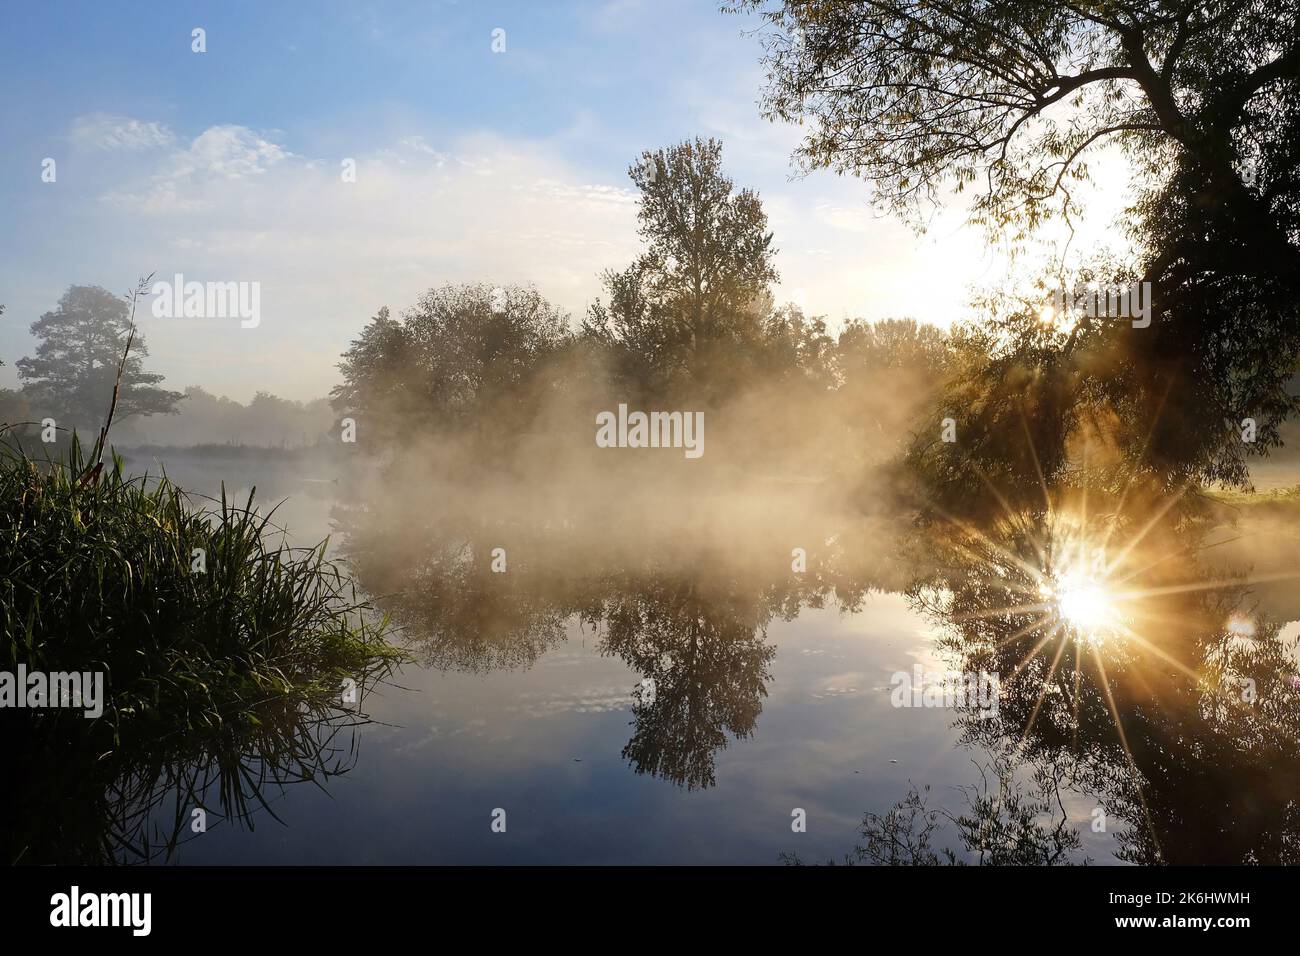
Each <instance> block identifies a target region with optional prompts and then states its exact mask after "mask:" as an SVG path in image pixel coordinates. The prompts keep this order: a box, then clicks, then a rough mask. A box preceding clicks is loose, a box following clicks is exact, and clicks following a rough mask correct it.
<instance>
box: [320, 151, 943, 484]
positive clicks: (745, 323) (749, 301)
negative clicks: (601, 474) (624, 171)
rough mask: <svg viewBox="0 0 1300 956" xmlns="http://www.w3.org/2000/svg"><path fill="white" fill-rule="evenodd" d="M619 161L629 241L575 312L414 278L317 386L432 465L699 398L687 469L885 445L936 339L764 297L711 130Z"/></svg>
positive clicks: (534, 293)
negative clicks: (637, 248)
mask: <svg viewBox="0 0 1300 956" xmlns="http://www.w3.org/2000/svg"><path fill="white" fill-rule="evenodd" d="M630 173H631V177H632V180H633V182H634V183H635V184H636V186H637V187H638V189H639V190H640V193H641V209H640V234H641V237H642V239H643V242H644V251H643V253H642V254H641V255H640V256H639V257H637V258H636V259H635V260H634V261H633V262H632V263H630V264H628V265H627V266H626V267H624V268H623V269H621V270H610V271H607V272H606V273H605V274H604V275H603V276H602V283H603V294H602V296H601V297H600V298H599V299H598V300H597V301H596V302H595V303H593V304H592V305H591V306H590V307H589V308H588V310H587V312H586V314H585V315H584V316H582V317H581V318H580V319H578V320H575V319H574V318H572V317H570V316H567V315H566V314H564V313H563V312H562V311H561V310H559V309H558V308H557V307H556V306H554V305H553V304H552V303H550V302H548V301H547V300H546V298H545V296H544V294H543V293H542V292H541V291H539V290H536V289H533V288H524V287H519V286H513V285H501V286H497V285H493V284H492V283H490V282H481V283H469V284H461V285H445V286H441V287H438V288H434V289H431V290H429V291H428V292H427V293H426V294H425V295H424V296H422V297H421V298H420V300H419V301H418V302H417V303H415V304H414V305H413V306H412V307H410V308H409V309H407V310H405V311H404V312H403V313H402V314H401V315H400V316H396V317H395V316H394V315H393V314H392V313H391V312H390V311H389V310H388V309H387V308H384V309H382V310H380V312H379V313H378V314H377V315H376V316H375V317H374V318H373V319H372V320H371V321H370V323H369V324H368V325H367V326H366V327H365V328H364V329H363V330H362V332H361V334H360V335H359V336H358V337H357V339H356V340H355V341H354V342H353V343H352V345H351V347H350V348H349V349H348V351H347V352H346V354H345V355H344V359H343V362H342V364H341V366H340V368H341V371H342V373H343V379H344V381H343V384H341V385H340V386H339V387H337V388H336V389H335V390H334V392H333V399H334V407H335V409H336V410H337V412H338V414H339V415H340V416H341V417H351V418H354V419H355V420H356V422H357V438H358V442H359V443H360V444H362V445H364V446H368V447H370V448H374V449H379V448H384V449H399V448H401V447H403V446H407V447H409V446H410V445H411V444H412V443H414V442H418V441H419V439H421V438H422V437H428V436H431V435H435V434H436V435H438V436H439V440H440V442H441V443H442V448H443V454H442V456H441V457H442V458H443V459H444V460H446V458H447V457H448V454H449V449H450V448H451V447H452V445H453V444H454V445H456V446H457V447H458V448H461V449H463V450H465V451H469V450H470V449H471V448H472V450H473V452H474V456H475V457H474V459H473V460H474V462H475V463H477V464H479V465H486V464H488V463H490V462H493V461H497V462H500V461H503V460H506V459H509V458H512V457H517V456H516V452H517V451H518V450H519V448H520V446H521V444H525V445H526V444H528V443H529V442H530V441H531V440H532V439H534V438H538V437H540V436H543V435H545V436H547V438H548V440H550V441H551V442H552V443H555V449H558V448H559V447H562V446H568V447H569V450H570V451H573V452H574V453H581V452H580V446H582V447H587V448H594V438H595V432H596V415H597V413H599V412H601V411H614V410H616V409H617V407H618V405H619V404H620V403H622V404H626V405H627V406H628V408H629V409H631V410H643V411H649V410H682V411H700V412H704V413H705V421H706V425H705V431H706V439H705V442H706V454H705V455H704V458H705V459H706V463H707V464H706V465H702V466H701V467H702V468H703V467H710V468H713V467H726V466H728V465H732V466H740V465H746V466H758V467H759V468H760V470H766V471H767V472H769V473H773V474H775V473H780V474H783V475H785V476H798V475H803V476H808V475H824V474H826V473H827V471H828V470H835V468H836V467H837V466H838V464H839V463H841V462H844V461H845V460H848V461H850V462H851V461H852V460H853V459H854V458H856V457H862V456H866V457H873V458H879V457H880V453H881V452H882V451H897V450H898V449H899V447H901V446H900V439H901V438H902V437H904V435H905V427H904V426H905V424H906V423H907V422H908V421H909V420H910V419H911V418H912V417H913V416H914V415H915V413H916V412H917V410H918V408H919V407H920V404H921V402H922V399H923V398H924V396H926V395H927V394H928V393H930V391H931V390H932V389H933V387H934V386H935V385H936V384H937V382H938V381H939V380H940V378H941V376H942V374H943V370H944V368H945V365H946V362H947V360H948V355H949V353H950V351H951V348H952V346H951V343H950V342H949V339H948V336H947V334H946V333H944V332H943V331H942V330H940V329H938V328H936V327H933V326H927V325H921V324H918V323H916V322H914V321H911V320H889V321H883V322H877V323H874V324H873V323H866V322H863V321H856V320H855V321H850V322H848V323H847V324H846V325H845V326H844V327H843V328H842V329H841V330H840V332H839V334H838V335H833V334H831V332H829V331H828V328H827V323H826V321H825V319H824V318H823V317H818V316H808V315H805V314H804V313H803V312H802V311H801V310H800V309H799V308H797V307H796V306H793V305H778V304H777V302H776V299H775V296H774V287H775V283H776V282H777V281H778V278H779V275H778V272H777V269H776V250H775V248H774V247H773V245H772V234H771V233H770V232H769V231H768V229H767V217H766V214H765V213H764V212H763V208H762V204H761V202H760V200H759V198H758V196H757V195H756V194H754V193H753V192H752V191H750V190H747V189H737V188H736V187H735V186H734V185H733V183H732V181H731V180H730V179H729V178H727V177H726V176H725V174H724V173H723V171H722V168H721V144H719V143H718V142H717V141H714V140H698V139H697V140H695V141H692V142H686V143H682V144H680V145H677V146H673V147H670V148H668V149H665V150H660V151H657V152H653V153H651V152H647V153H645V154H644V155H643V156H642V157H641V159H640V161H639V162H637V163H636V164H634V165H633V166H632V168H631V170H630ZM555 449H553V450H555ZM539 454H541V455H542V457H544V458H546V459H548V460H550V461H551V463H552V464H553V459H554V457H555V456H553V455H547V454H545V452H544V451H542V450H539ZM653 454H655V455H657V456H659V457H660V459H661V460H663V461H667V460H668V459H669V458H673V457H676V458H680V457H681V455H680V453H679V452H678V453H676V454H675V455H674V453H672V452H669V451H666V450H664V449H656V450H654V451H653ZM633 458H634V459H635V460H636V461H637V463H638V465H640V466H645V465H647V462H648V459H647V457H646V454H645V453H642V454H639V455H638V454H636V453H635V452H633ZM608 463H609V462H608V461H606V464H608Z"/></svg>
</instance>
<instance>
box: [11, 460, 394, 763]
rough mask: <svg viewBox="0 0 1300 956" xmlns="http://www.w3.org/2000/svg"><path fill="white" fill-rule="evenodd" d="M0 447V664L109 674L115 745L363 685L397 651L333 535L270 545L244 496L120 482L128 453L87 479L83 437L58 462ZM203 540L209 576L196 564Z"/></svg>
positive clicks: (231, 721)
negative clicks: (331, 551)
mask: <svg viewBox="0 0 1300 956" xmlns="http://www.w3.org/2000/svg"><path fill="white" fill-rule="evenodd" d="M0 456H2V457H0V536H2V537H3V539H4V546H3V547H2V548H0V582H2V583H0V630H2V631H3V633H4V635H5V643H4V646H3V647H0V667H4V668H5V669H9V670H12V669H13V668H14V666H15V665H17V664H19V663H23V664H25V665H26V666H27V667H28V668H29V669H31V670H43V671H73V670H75V671H87V670H90V671H103V672H104V673H105V685H106V687H105V693H106V698H107V700H106V706H105V711H104V715H103V717H102V718H101V719H100V720H99V721H97V722H96V725H97V726H101V727H102V728H104V729H103V730H101V731H99V732H100V733H104V734H107V735H108V736H109V737H110V738H111V740H112V741H114V742H119V741H123V740H125V739H135V738H137V737H138V736H139V735H142V734H150V733H154V732H156V731H157V730H158V729H159V728H160V727H161V728H164V729H165V730H166V731H167V732H175V731H177V730H188V731H201V730H212V729H214V728H219V727H222V726H225V725H231V726H238V725H240V723H241V721H245V720H255V719H256V718H255V717H253V716H252V713H253V709H254V708H256V707H258V706H260V705H264V704H266V703H267V702H272V701H279V702H282V703H286V704H288V705H289V706H291V707H292V706H296V705H297V703H298V702H320V701H322V700H325V699H327V698H330V697H336V696H337V694H338V690H339V687H340V683H341V681H342V680H343V678H345V677H350V678H352V679H354V680H356V681H357V683H358V685H362V684H363V683H364V682H365V680H366V679H368V678H372V677H373V676H374V675H375V674H377V673H379V672H382V671H384V670H386V669H387V668H388V667H390V666H391V665H392V663H393V662H394V661H395V659H396V658H395V652H394V651H393V649H392V648H391V647H390V646H389V645H388V644H387V643H386V641H385V640H384V638H383V628H384V624H383V622H376V621H375V620H374V619H373V616H372V615H371V613H370V611H369V608H368V606H367V605H366V604H365V603H363V602H360V601H358V600H357V599H356V597H355V596H354V595H353V594H352V589H351V586H350V585H349V583H348V582H347V581H346V579H345V578H344V576H343V575H342V574H341V573H340V572H339V571H338V570H337V569H336V568H335V567H334V566H333V565H332V564H331V563H330V562H328V561H326V560H325V557H324V554H325V544H324V543H322V544H321V545H320V546H318V547H315V548H306V549H301V548H290V547H288V546H286V545H285V544H283V543H280V544H276V543H275V541H274V535H273V534H272V531H273V526H272V525H271V516H270V515H266V516H261V515H259V514H258V513H257V511H256V510H255V509H254V507H253V498H252V495H251V494H250V496H249V499H248V501H247V502H245V503H244V504H243V505H235V504H232V503H230V502H227V501H226V500H225V498H224V496H223V498H222V501H221V502H220V504H219V506H218V507H196V506H195V505H194V503H193V502H192V501H191V500H190V499H189V497H188V496H187V495H186V494H185V493H184V492H182V491H180V490H179V489H178V488H176V487H175V486H174V485H172V484H171V482H170V481H168V480H167V479H166V477H165V476H164V477H163V478H160V479H156V480H152V481H147V480H146V479H143V478H141V479H134V480H127V479H125V478H123V476H122V470H121V464H122V463H121V459H120V458H115V460H114V467H113V468H112V469H110V470H108V471H107V472H106V473H105V475H104V476H103V477H102V479H100V480H98V481H79V480H78V479H77V478H76V476H77V475H82V474H86V471H85V462H84V461H83V460H82V458H81V451H80V446H79V444H78V443H76V442H75V441H74V443H73V446H72V450H71V452H70V453H69V456H68V458H67V460H66V461H64V462H62V463H60V464H57V465H55V466H53V467H44V468H42V467H38V465H37V464H36V463H35V462H33V461H32V460H30V459H28V458H27V457H25V456H23V455H21V454H18V453H16V452H14V451H12V450H11V449H9V448H8V447H5V448H3V449H0ZM195 549H202V550H203V552H204V553H205V555H206V559H205V560H206V571H205V572H198V571H193V570H191V566H192V562H193V560H194V550H195ZM48 719H49V720H55V721H57V720H69V719H72V720H77V721H80V720H82V718H81V715H80V713H79V712H58V713H57V714H55V715H54V716H51V717H49V718H48Z"/></svg>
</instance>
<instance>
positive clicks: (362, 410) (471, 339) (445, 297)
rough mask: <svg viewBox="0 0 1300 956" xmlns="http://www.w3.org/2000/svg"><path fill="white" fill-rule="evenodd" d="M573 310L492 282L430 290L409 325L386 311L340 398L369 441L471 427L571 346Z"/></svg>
mask: <svg viewBox="0 0 1300 956" xmlns="http://www.w3.org/2000/svg"><path fill="white" fill-rule="evenodd" d="M570 339H571V336H570V333H569V329H568V320H567V317H566V316H565V314H564V313H563V312H561V311H560V310H559V309H557V308H556V307H555V306H553V305H551V304H550V303H549V302H547V301H546V299H544V298H543V297H542V296H541V295H540V294H539V293H538V292H537V291H535V290H534V289H530V288H523V287H520V286H497V287H494V286H491V285H489V284H487V283H473V284H463V285H444V286H441V287H439V288H436V289H430V290H429V291H428V292H426V293H425V294H424V295H423V296H422V297H421V298H420V300H419V301H418V302H417V303H416V305H415V306H414V307H413V308H412V309H410V310H408V311H407V312H406V313H405V314H404V315H403V316H402V318H401V319H400V320H399V319H393V318H391V317H390V316H389V312H388V309H387V308H384V309H381V310H380V311H379V313H378V314H377V315H376V316H375V317H374V319H372V320H371V322H370V324H369V325H368V326H366V328H365V329H363V330H362V332H361V335H360V336H359V337H358V338H357V339H356V340H355V341H354V342H353V343H352V345H351V347H350V348H349V349H348V351H347V352H345V353H344V355H343V361H342V362H341V363H340V365H339V368H340V370H341V371H342V372H343V376H344V382H343V384H342V385H340V386H338V387H336V388H335V389H334V391H333V393H332V395H333V401H334V407H335V408H336V410H338V411H339V412H340V414H353V415H356V416H359V417H360V418H362V419H364V420H365V421H366V423H367V426H366V427H365V428H363V429H361V432H362V433H363V434H370V435H374V434H378V435H380V436H381V437H387V438H400V437H401V435H402V433H403V432H405V433H406V434H409V433H410V430H411V429H418V428H420V427H423V426H429V425H436V426H441V427H464V426H466V425H470V424H473V423H474V422H475V421H477V420H479V419H480V418H481V417H482V416H484V415H485V414H486V409H487V408H488V407H489V405H491V404H492V403H501V404H503V405H507V406H508V405H510V404H511V403H515V402H517V401H518V400H519V399H520V398H521V397H522V396H523V394H524V393H525V392H526V391H527V390H528V389H529V388H530V387H531V386H532V385H533V384H534V380H535V377H536V376H537V375H538V374H539V373H541V371H542V370H543V369H544V368H545V366H546V362H547V360H548V359H550V358H553V357H555V356H556V355H557V354H558V353H559V352H560V351H561V350H562V349H563V348H564V347H565V346H566V345H567V344H568V343H569V342H570Z"/></svg>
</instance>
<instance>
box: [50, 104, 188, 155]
mask: <svg viewBox="0 0 1300 956" xmlns="http://www.w3.org/2000/svg"><path fill="white" fill-rule="evenodd" d="M175 140H176V137H175V135H174V134H173V133H172V131H171V130H169V129H168V128H167V127H166V126H164V125H163V124H162V123H145V122H142V121H140V120H137V119H131V118H130V117H127V116H115V115H112V114H109V113H92V114H90V115H88V116H79V117H77V119H76V120H75V121H73V124H72V141H73V143H74V144H76V145H77V146H79V147H82V148H86V149H101V150H129V151H133V152H134V151H137V150H144V149H161V148H163V147H167V146H171V145H172V144H173V143H174V142H175Z"/></svg>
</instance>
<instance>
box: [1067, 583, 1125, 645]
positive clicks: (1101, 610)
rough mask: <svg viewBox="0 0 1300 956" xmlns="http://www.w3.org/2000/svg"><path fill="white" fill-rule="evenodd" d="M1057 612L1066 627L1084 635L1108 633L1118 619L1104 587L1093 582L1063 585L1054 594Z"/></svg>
mask: <svg viewBox="0 0 1300 956" xmlns="http://www.w3.org/2000/svg"><path fill="white" fill-rule="evenodd" d="M1056 609H1057V613H1058V614H1060V616H1061V618H1062V619H1063V620H1064V621H1065V622H1066V623H1067V624H1070V625H1073V627H1074V628H1075V630H1078V631H1081V632H1087V633H1097V632H1102V631H1105V630H1109V629H1110V628H1112V627H1113V626H1114V625H1115V623H1116V622H1117V619H1118V616H1117V615H1116V613H1115V606H1114V604H1113V603H1112V602H1111V599H1110V595H1109V594H1108V593H1107V592H1106V588H1105V586H1104V585H1103V584H1101V583H1099V582H1094V581H1087V580H1079V581H1069V582H1063V583H1062V586H1061V587H1060V589H1059V590H1058V591H1057V594H1056Z"/></svg>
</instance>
